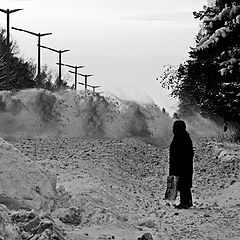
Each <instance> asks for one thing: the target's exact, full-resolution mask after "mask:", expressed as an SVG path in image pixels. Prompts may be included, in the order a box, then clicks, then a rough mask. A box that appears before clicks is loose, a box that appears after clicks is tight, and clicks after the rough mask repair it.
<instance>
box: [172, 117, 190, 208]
mask: <svg viewBox="0 0 240 240" xmlns="http://www.w3.org/2000/svg"><path fill="white" fill-rule="evenodd" d="M173 134H174V137H173V140H172V142H171V144H170V152H169V175H170V176H171V175H174V176H178V177H179V180H178V187H177V190H178V191H180V204H179V205H177V206H176V208H184V209H188V208H190V207H192V193H191V188H192V177H193V156H194V151H193V144H192V140H191V138H190V135H189V133H188V132H187V131H186V124H185V122H184V121H182V120H176V121H175V122H174V124H173Z"/></svg>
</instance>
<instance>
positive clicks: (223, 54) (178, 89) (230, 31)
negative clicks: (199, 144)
mask: <svg viewBox="0 0 240 240" xmlns="http://www.w3.org/2000/svg"><path fill="white" fill-rule="evenodd" d="M193 14H194V17H195V18H196V19H199V20H200V21H201V28H200V30H199V32H198V34H197V36H196V45H195V47H192V48H191V51H190V52H189V54H190V60H188V61H186V62H185V63H183V64H181V65H180V66H179V68H178V69H177V71H176V72H175V73H174V74H175V77H176V79H177V81H175V82H174V83H175V85H174V86H173V91H172V94H173V95H174V96H177V97H178V98H179V99H180V102H181V105H182V106H187V105H192V104H193V103H194V104H195V105H196V106H197V107H198V108H199V109H200V110H201V111H202V112H206V113H211V114H216V115H219V116H221V117H223V118H224V119H225V120H231V121H237V122H240V1H239V0H238V1H223V0H216V1H211V4H209V5H208V6H204V7H203V10H202V11H199V12H194V13H193ZM166 79H167V78H166V77H165V78H164V80H166ZM169 79H170V80H171V78H169ZM169 83H170V84H171V83H172V81H171V82H169ZM165 84H166V82H165Z"/></svg>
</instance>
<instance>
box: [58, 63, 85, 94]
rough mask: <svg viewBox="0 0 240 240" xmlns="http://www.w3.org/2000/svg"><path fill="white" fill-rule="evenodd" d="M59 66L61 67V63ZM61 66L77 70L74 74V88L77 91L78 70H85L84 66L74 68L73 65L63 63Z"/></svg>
mask: <svg viewBox="0 0 240 240" xmlns="http://www.w3.org/2000/svg"><path fill="white" fill-rule="evenodd" d="M57 64H58V65H59V63H57ZM61 65H62V66H66V67H70V68H74V69H75V72H74V74H75V84H74V88H75V90H77V75H78V74H77V73H78V72H77V70H78V68H83V67H84V66H73V65H69V64H63V63H61Z"/></svg>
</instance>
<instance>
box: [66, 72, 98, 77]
mask: <svg viewBox="0 0 240 240" xmlns="http://www.w3.org/2000/svg"><path fill="white" fill-rule="evenodd" d="M69 72H70V73H75V72H73V71H69ZM77 75H80V76H82V77H92V76H93V75H87V74H81V73H77Z"/></svg>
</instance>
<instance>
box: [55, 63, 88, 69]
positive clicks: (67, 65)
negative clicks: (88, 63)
mask: <svg viewBox="0 0 240 240" xmlns="http://www.w3.org/2000/svg"><path fill="white" fill-rule="evenodd" d="M57 65H59V63H57ZM61 65H62V66H66V67H70V68H75V69H76V68H83V67H84V66H73V65H69V64H64V63H61Z"/></svg>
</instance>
